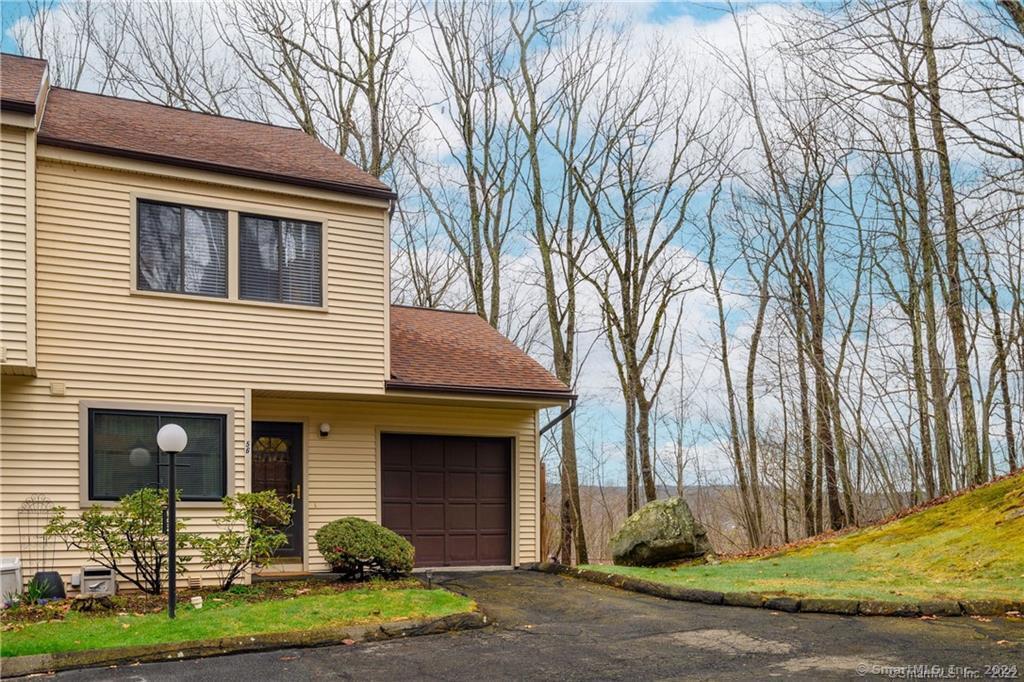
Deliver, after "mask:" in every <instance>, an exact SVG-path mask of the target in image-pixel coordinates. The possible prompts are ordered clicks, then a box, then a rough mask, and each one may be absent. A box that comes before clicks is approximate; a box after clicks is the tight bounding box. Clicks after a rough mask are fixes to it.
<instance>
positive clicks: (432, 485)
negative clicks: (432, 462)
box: [412, 471, 445, 502]
mask: <svg viewBox="0 0 1024 682" xmlns="http://www.w3.org/2000/svg"><path fill="white" fill-rule="evenodd" d="M412 476H413V481H414V491H413V496H414V497H415V499H417V500H437V501H439V502H440V501H443V500H444V497H445V495H444V473H443V472H440V471H415V472H413V474H412Z"/></svg>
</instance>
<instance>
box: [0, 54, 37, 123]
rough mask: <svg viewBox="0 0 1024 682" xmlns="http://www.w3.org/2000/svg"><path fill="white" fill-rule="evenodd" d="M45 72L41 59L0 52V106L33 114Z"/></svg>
mask: <svg viewBox="0 0 1024 682" xmlns="http://www.w3.org/2000/svg"><path fill="white" fill-rule="evenodd" d="M45 74H46V62H45V61H43V60H42V59H32V58H31V57H19V56H18V55H13V54H6V53H2V54H0V108H3V109H10V110H13V111H24V112H27V113H30V114H34V113H35V112H36V105H37V104H38V103H39V91H40V90H41V89H42V85H43V77H44V76H45Z"/></svg>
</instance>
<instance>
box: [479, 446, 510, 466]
mask: <svg viewBox="0 0 1024 682" xmlns="http://www.w3.org/2000/svg"><path fill="white" fill-rule="evenodd" d="M476 466H477V468H478V469H480V470H481V471H485V470H497V471H508V446H507V444H505V443H502V442H501V441H485V440H481V441H477V445H476Z"/></svg>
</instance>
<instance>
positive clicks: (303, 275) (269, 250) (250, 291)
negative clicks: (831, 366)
mask: <svg viewBox="0 0 1024 682" xmlns="http://www.w3.org/2000/svg"><path fill="white" fill-rule="evenodd" d="M321 238H322V235H321V226H320V224H319V223H311V222H305V221H301V220H283V219H280V218H269V217H265V216H255V215H241V216H239V244H238V254H239V264H238V268H239V281H238V284H239V286H238V295H239V298H243V299H247V300H252V301H272V302H275V303H294V304H300V305H314V306H319V305H321V304H322V302H323V290H322V282H321V279H322V270H323V261H322V253H323V251H322V249H323V244H322V242H321Z"/></svg>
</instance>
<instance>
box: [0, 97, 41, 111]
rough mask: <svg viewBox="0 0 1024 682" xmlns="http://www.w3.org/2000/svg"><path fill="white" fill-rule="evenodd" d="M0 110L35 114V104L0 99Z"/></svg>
mask: <svg viewBox="0 0 1024 682" xmlns="http://www.w3.org/2000/svg"><path fill="white" fill-rule="evenodd" d="M0 110H3V111H17V112H20V113H24V114H34V113H36V103H35V102H23V101H21V100H16V99H0Z"/></svg>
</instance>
